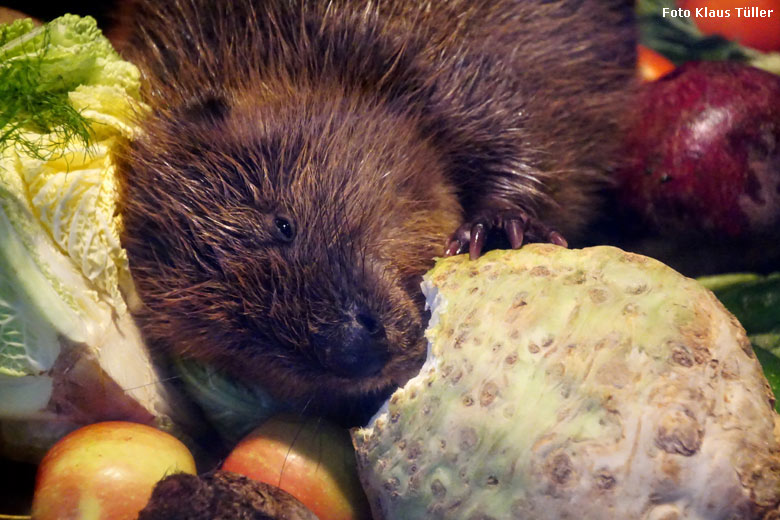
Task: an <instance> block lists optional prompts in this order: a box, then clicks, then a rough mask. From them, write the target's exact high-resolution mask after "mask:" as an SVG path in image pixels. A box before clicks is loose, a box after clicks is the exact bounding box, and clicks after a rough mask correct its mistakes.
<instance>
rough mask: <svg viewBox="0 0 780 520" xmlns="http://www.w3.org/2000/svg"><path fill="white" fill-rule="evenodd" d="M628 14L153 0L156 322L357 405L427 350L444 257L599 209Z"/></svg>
mask: <svg viewBox="0 0 780 520" xmlns="http://www.w3.org/2000/svg"><path fill="white" fill-rule="evenodd" d="M632 10H633V2H632V1H631V0H531V1H519V0H428V1H423V2H417V1H416V0H395V1H384V2H362V1H358V0H330V1H315V0H234V1H232V2H220V1H217V0H211V1H209V0H171V1H168V2H160V3H157V2H154V1H152V0H148V1H147V0H142V1H141V2H139V3H138V5H137V9H136V12H135V13H134V18H133V19H134V21H133V30H132V31H131V35H130V36H129V38H128V41H127V45H126V52H125V53H126V56H127V57H128V58H129V59H131V60H132V61H134V62H135V63H137V64H138V65H139V66H140V68H141V70H142V73H143V79H144V82H145V92H144V95H145V97H146V100H147V102H148V103H149V105H150V106H151V108H152V112H151V115H149V116H148V117H146V118H145V119H144V120H143V122H142V124H143V130H144V134H143V135H142V136H141V137H139V138H138V139H137V140H136V141H135V142H133V143H132V145H131V146H130V147H129V148H128V149H127V150H124V152H123V154H122V155H123V157H124V159H123V164H122V167H121V172H120V181H121V189H120V200H121V211H122V212H123V214H124V222H125V230H124V235H123V241H124V245H125V246H126V247H127V251H128V254H129V258H130V266H131V269H132V274H133V276H134V278H135V281H136V283H137V286H138V290H139V294H140V295H141V298H142V300H143V302H144V303H145V305H144V307H143V309H142V310H141V311H140V312H139V316H138V317H139V320H140V323H141V325H142V328H143V330H144V332H145V334H146V335H147V336H148V338H149V339H150V341H151V342H152V343H153V344H156V345H160V346H162V347H164V348H166V349H169V350H171V351H174V352H177V353H179V354H183V355H186V356H194V357H197V358H200V359H205V360H208V361H210V362H212V363H215V364H217V365H218V366H222V367H224V368H225V369H226V370H228V371H230V372H231V373H233V374H235V375H236V377H239V378H242V379H243V380H246V381H250V382H255V383H257V384H259V385H261V386H262V387H264V388H265V389H267V390H268V391H270V392H272V394H273V395H274V396H275V397H276V398H277V399H279V400H280V401H282V402H286V403H291V404H292V405H293V406H296V407H298V408H299V409H302V410H306V411H309V412H312V413H317V414H324V415H329V416H333V417H335V418H337V419H340V420H341V421H342V422H347V423H350V422H359V421H361V420H362V419H364V418H365V417H366V416H367V415H368V414H370V413H372V412H373V411H375V408H376V406H377V403H378V402H379V401H380V400H381V399H383V398H385V397H386V396H387V395H388V394H389V392H391V391H392V390H393V389H394V388H395V387H396V385H398V384H402V383H403V382H405V380H406V379H407V378H408V377H409V376H410V375H411V374H413V373H414V372H415V371H416V370H417V369H418V368H419V366H420V364H421V362H422V360H423V358H424V354H425V340H424V338H423V330H424V327H425V323H426V316H425V313H424V308H423V307H424V302H423V299H422V296H421V293H420V290H419V283H420V280H421V275H422V274H423V273H424V272H425V271H426V270H427V269H429V268H430V267H431V266H432V264H433V258H434V257H435V256H437V255H441V254H442V253H444V252H445V249H446V252H447V253H448V254H452V253H455V252H459V251H461V250H465V249H466V248H467V247H469V248H470V251H471V254H472V255H478V254H479V253H480V251H481V250H482V249H483V248H484V247H493V246H495V245H496V244H493V243H489V244H488V245H487V246H486V245H485V237H488V238H489V239H490V240H491V241H493V240H498V243H497V245H498V246H501V245H502V242H503V244H505V245H506V244H508V245H511V246H513V247H519V245H520V244H521V243H522V242H523V241H524V240H525V241H528V240H546V241H553V242H559V243H564V240H563V238H562V236H561V235H559V234H558V231H560V232H561V233H562V234H563V235H565V236H567V237H571V236H576V234H577V233H578V232H579V231H580V230H581V229H582V227H583V225H584V224H585V223H586V222H587V221H588V220H589V218H590V217H591V216H592V215H593V213H594V211H595V208H596V199H595V197H596V195H595V194H596V192H597V190H598V189H599V187H600V185H601V183H602V182H603V180H604V179H605V176H606V172H607V171H608V169H609V165H610V164H611V159H610V158H611V157H612V156H613V149H614V141H615V133H616V131H617V128H618V124H617V121H618V113H619V110H620V108H621V106H623V104H624V101H623V99H624V95H625V92H627V90H628V89H627V86H628V85H629V84H630V82H631V79H632V76H633V66H634V46H635V41H634V36H633V30H634V29H633V24H632ZM495 230H498V232H495ZM502 230H503V231H502ZM552 230H557V231H552Z"/></svg>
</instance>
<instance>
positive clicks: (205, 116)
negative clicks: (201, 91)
mask: <svg viewBox="0 0 780 520" xmlns="http://www.w3.org/2000/svg"><path fill="white" fill-rule="evenodd" d="M178 112H179V116H181V117H182V118H184V119H186V120H189V121H192V122H196V123H211V124H215V123H219V122H220V121H222V120H224V119H225V118H226V117H227V116H228V114H230V105H229V104H228V102H227V99H225V96H224V95H222V94H217V93H207V94H205V95H203V96H199V97H197V98H195V99H191V100H190V101H188V102H187V103H185V104H184V105H182V106H181V107H180V108H179V110H178Z"/></svg>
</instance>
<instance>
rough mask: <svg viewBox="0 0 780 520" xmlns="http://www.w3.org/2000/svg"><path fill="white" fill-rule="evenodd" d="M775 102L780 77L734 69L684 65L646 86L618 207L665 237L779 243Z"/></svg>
mask: <svg viewBox="0 0 780 520" xmlns="http://www.w3.org/2000/svg"><path fill="white" fill-rule="evenodd" d="M779 100H780V77H778V76H777V75H775V74H770V73H768V72H765V71H763V70H759V69H756V68H753V67H750V66H748V65H746V64H743V63H737V62H725V61H720V62H714V61H713V62H689V63H686V64H684V65H682V66H680V67H678V68H677V69H675V70H674V71H672V72H671V73H669V74H667V75H665V76H664V77H662V78H660V79H658V80H656V81H653V82H651V83H645V84H644V85H643V86H642V88H641V90H640V92H639V96H638V97H637V105H636V109H635V116H636V118H635V124H634V125H633V127H632V128H631V129H630V131H629V132H628V133H627V135H626V150H625V158H626V160H625V163H624V167H623V168H622V169H621V170H620V171H619V172H618V175H617V180H618V187H619V194H620V201H621V203H622V204H623V205H624V206H625V207H626V208H629V209H631V210H633V211H634V212H636V213H637V214H638V215H639V216H640V217H641V218H642V220H643V221H644V222H645V223H646V224H647V225H648V226H650V227H652V228H654V229H656V230H657V231H658V232H659V233H662V234H664V235H665V236H680V235H681V234H682V233H685V234H686V235H691V236H703V237H709V238H717V239H726V240H745V239H747V240H751V239H754V240H757V241H760V242H766V240H765V237H775V236H777V234H778V232H780V102H779ZM757 237H761V238H760V239H758V238H757Z"/></svg>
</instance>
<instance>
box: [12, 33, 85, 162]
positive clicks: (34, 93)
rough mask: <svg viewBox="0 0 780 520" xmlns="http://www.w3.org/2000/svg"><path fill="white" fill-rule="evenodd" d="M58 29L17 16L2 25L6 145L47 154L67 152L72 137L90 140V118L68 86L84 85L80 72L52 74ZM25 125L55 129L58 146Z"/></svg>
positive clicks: (52, 131) (51, 131) (45, 130)
mask: <svg viewBox="0 0 780 520" xmlns="http://www.w3.org/2000/svg"><path fill="white" fill-rule="evenodd" d="M84 20H86V19H84ZM87 21H89V20H87ZM81 25H82V26H84V25H85V24H84V23H82V24H81ZM85 28H86V29H88V28H89V24H86V27H85ZM52 32H54V35H55V36H58V35H62V31H52V26H49V25H46V26H43V27H39V28H34V27H33V24H32V21H31V20H29V19H23V20H17V21H15V22H14V23H13V24H11V25H6V26H4V27H3V28H2V29H1V30H0V128H2V129H3V131H2V133H1V134H0V150H2V149H3V148H4V147H6V146H9V145H11V144H13V145H15V146H17V147H20V148H22V150H23V151H24V152H25V153H27V154H28V155H31V156H33V157H36V158H39V159H44V160H45V159H48V158H51V157H52V156H53V155H55V154H57V153H61V149H62V147H63V146H64V144H65V143H68V142H69V141H71V140H72V139H79V140H80V141H81V142H82V143H84V144H85V145H86V144H87V143H88V142H89V137H90V136H89V121H88V120H87V119H86V118H84V117H83V116H82V115H81V114H79V112H78V111H77V110H76V109H74V108H73V107H72V106H71V104H70V103H69V101H68V92H69V91H70V90H72V89H73V88H74V87H75V86H77V85H78V82H75V83H74V80H76V79H77V78H76V76H78V74H75V75H71V74H51V72H52V71H51V70H49V69H50V66H51V62H52V58H53V56H52V54H54V52H53V50H54V47H53V46H52V41H51V40H52ZM82 56H83V57H82V59H81V61H82V63H83V61H85V60H89V59H90V58H92V59H94V58H93V57H92V56H91V55H89V54H84V55H82ZM54 59H55V61H56V57H54ZM76 65H77V68H80V67H78V64H76ZM25 130H34V131H36V132H39V133H41V134H44V133H45V134H51V135H53V136H54V137H56V139H54V140H53V142H52V145H53V146H46V145H45V144H44V143H43V142H41V141H40V140H33V139H31V137H32V136H35V135H36V134H32V136H31V135H30V134H26V133H25V132H24V131H25Z"/></svg>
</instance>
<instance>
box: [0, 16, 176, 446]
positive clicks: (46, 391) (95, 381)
mask: <svg viewBox="0 0 780 520" xmlns="http://www.w3.org/2000/svg"><path fill="white" fill-rule="evenodd" d="M139 90H140V74H139V71H138V69H137V68H136V67H135V66H133V65H132V64H130V63H128V62H125V61H123V60H121V59H120V57H119V55H118V54H117V53H116V51H115V50H114V49H113V48H112V47H111V44H110V43H109V42H108V40H107V39H106V38H105V37H104V36H103V35H102V34H101V32H100V31H99V29H98V28H97V24H96V22H95V20H93V19H91V18H81V17H78V16H74V15H65V16H63V17H61V18H57V19H55V20H53V21H52V22H50V23H48V24H47V25H45V26H43V27H34V26H33V24H32V23H31V22H30V21H29V20H27V21H17V22H14V23H13V24H11V25H6V26H0V395H2V396H3V398H2V399H0V451H8V450H15V452H12V453H10V455H18V453H20V452H23V451H27V452H30V451H32V452H33V453H34V454H40V452H41V451H43V450H45V449H46V448H47V447H48V445H49V444H50V443H51V442H53V441H55V440H56V439H57V438H58V437H59V436H61V435H62V434H63V433H65V432H66V431H67V430H68V429H72V428H74V427H76V426H79V425H81V424H85V423H89V422H95V421H98V420H105V419H109V418H110V419H123V418H124V419H127V420H135V421H140V422H154V423H156V424H158V425H164V424H170V422H171V420H174V422H178V419H181V418H182V417H183V416H184V415H185V414H187V413H188V412H187V411H186V410H187V409H186V408H185V407H182V406H181V403H180V402H178V401H177V404H176V405H172V402H173V401H172V393H171V391H170V390H171V389H170V388H169V387H165V386H164V385H161V384H160V379H161V377H160V375H159V374H158V372H157V368H156V367H155V365H154V364H153V363H152V359H151V356H150V354H149V352H148V351H147V349H146V346H145V344H144V342H143V339H142V338H141V334H140V331H139V330H138V328H137V326H136V325H135V323H134V321H133V320H132V316H131V315H130V313H129V311H128V307H127V304H126V301H127V300H126V298H127V299H128V300H129V299H130V298H132V297H133V296H132V295H133V294H134V287H133V285H132V281H131V279H130V273H129V269H128V265H127V255H126V253H125V251H124V249H123V248H122V246H121V243H120V240H119V232H120V229H121V226H122V222H121V218H120V215H119V212H118V211H117V209H116V193H117V188H116V178H115V169H116V166H115V163H114V153H113V151H114V150H115V148H116V146H117V145H118V144H120V143H122V142H124V141H126V140H127V139H129V138H132V136H133V135H135V133H136V132H138V127H137V123H136V121H137V118H136V116H137V115H138V114H139V113H142V112H143V111H144V110H145V107H144V105H143V104H142V103H141V102H140V96H139ZM174 417H177V418H178V419H173V418H174ZM20 445H22V446H21V447H20Z"/></svg>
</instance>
